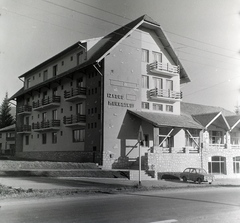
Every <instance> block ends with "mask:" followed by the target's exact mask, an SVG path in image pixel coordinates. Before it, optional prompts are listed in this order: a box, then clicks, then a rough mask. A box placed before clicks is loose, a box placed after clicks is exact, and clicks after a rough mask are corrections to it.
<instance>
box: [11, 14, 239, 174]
mask: <svg viewBox="0 0 240 223" xmlns="http://www.w3.org/2000/svg"><path fill="white" fill-rule="evenodd" d="M19 78H20V79H21V80H23V82H24V86H23V88H22V89H20V90H19V91H18V92H17V93H16V94H14V95H13V96H12V97H11V100H16V103H17V122H16V131H17V137H16V153H15V155H16V156H17V157H21V158H27V159H35V160H54V161H76V162H96V163H99V164H100V165H102V167H103V168H106V169H111V168H118V169H119V168H124V169H126V168H129V169H131V168H132V167H134V166H135V165H136V164H137V163H138V160H139V154H138V138H139V129H141V135H142V137H141V138H142V143H141V160H142V168H143V169H145V170H146V171H148V172H154V173H157V172H171V171H183V169H184V168H186V167H203V168H205V169H206V170H208V171H209V172H210V173H214V174H218V175H219V176H232V175H234V176H237V175H238V174H240V131H239V127H240V117H239V116H236V115H234V113H232V112H230V111H227V110H224V109H222V108H218V107H212V106H203V105H197V104H190V103H184V102H182V98H183V95H182V93H181V90H180V86H181V85H182V84H186V83H188V82H190V78H189V76H188V74H187V72H186V71H185V69H184V67H183V65H182V63H181V62H180V60H179V58H178V57H177V55H176V53H175V51H174V49H173V47H172V46H171V44H170V42H169V40H168V38H167V36H166V35H165V33H164V31H163V30H162V28H161V26H160V25H159V24H158V23H157V22H156V21H154V20H153V19H151V18H150V17H148V16H147V15H144V16H141V17H140V18H138V19H136V20H134V21H132V22H130V23H128V24H127V25H125V26H122V27H120V28H119V29H118V30H115V31H114V32H112V33H110V34H109V35H107V36H105V37H103V38H96V39H89V40H85V41H79V42H77V43H75V44H74V45H72V46H70V47H69V48H67V49H65V50H63V51H62V52H60V53H59V54H57V55H55V56H53V57H52V58H50V59H48V60H46V61H44V62H43V63H41V64H39V65H38V66H36V67H34V68H33V69H31V70H29V71H27V72H26V73H24V74H22V75H21V76H20V77H19Z"/></svg>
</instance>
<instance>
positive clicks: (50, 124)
mask: <svg viewBox="0 0 240 223" xmlns="http://www.w3.org/2000/svg"><path fill="white" fill-rule="evenodd" d="M56 127H57V128H58V127H60V120H48V121H43V122H36V123H33V124H32V129H33V130H41V129H49V128H50V129H51V128H56Z"/></svg>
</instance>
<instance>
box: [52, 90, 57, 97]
mask: <svg viewBox="0 0 240 223" xmlns="http://www.w3.org/2000/svg"><path fill="white" fill-rule="evenodd" d="M52 95H53V97H54V96H57V88H53V90H52Z"/></svg>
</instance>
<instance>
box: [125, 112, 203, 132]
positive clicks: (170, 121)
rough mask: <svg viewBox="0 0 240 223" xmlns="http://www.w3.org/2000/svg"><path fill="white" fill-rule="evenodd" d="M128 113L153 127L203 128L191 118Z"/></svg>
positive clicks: (154, 113)
mask: <svg viewBox="0 0 240 223" xmlns="http://www.w3.org/2000/svg"><path fill="white" fill-rule="evenodd" d="M128 112H129V113H130V114H132V115H135V116H136V117H138V118H140V119H142V120H145V121H147V122H149V123H151V124H153V125H154V126H158V127H161V126H162V127H163V126H165V127H166V126H169V127H176V128H192V129H203V126H202V125H201V124H199V123H198V122H196V121H195V120H194V119H193V118H191V117H190V116H186V115H168V114H162V113H157V112H144V111H131V110H128Z"/></svg>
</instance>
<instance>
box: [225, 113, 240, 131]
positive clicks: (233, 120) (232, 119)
mask: <svg viewBox="0 0 240 223" xmlns="http://www.w3.org/2000/svg"><path fill="white" fill-rule="evenodd" d="M226 120H227V122H228V124H229V126H230V128H231V131H232V130H233V129H234V128H235V127H236V126H237V125H238V124H239V123H240V115H233V116H227V117H226Z"/></svg>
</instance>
